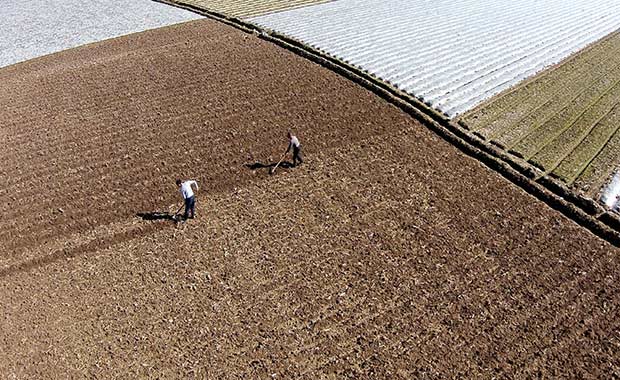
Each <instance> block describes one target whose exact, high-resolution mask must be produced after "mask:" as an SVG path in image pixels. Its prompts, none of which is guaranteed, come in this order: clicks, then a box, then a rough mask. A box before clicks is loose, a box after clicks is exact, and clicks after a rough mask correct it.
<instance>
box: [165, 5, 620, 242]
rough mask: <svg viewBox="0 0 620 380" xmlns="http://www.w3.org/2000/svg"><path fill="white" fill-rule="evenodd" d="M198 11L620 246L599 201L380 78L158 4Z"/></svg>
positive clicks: (268, 34) (256, 29)
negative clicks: (382, 108)
mask: <svg viewBox="0 0 620 380" xmlns="http://www.w3.org/2000/svg"><path fill="white" fill-rule="evenodd" d="M153 1H155V2H159V3H163V4H168V5H170V6H174V7H178V8H182V9H185V10H188V11H191V12H195V13H198V14H200V15H202V16H204V17H206V18H209V19H212V20H215V21H218V22H221V23H224V24H226V25H229V26H232V27H234V28H236V29H238V30H241V31H243V32H245V33H248V34H254V35H256V36H257V37H258V38H260V39H262V40H265V41H268V42H271V43H273V44H275V45H278V46H280V47H282V48H284V49H286V50H288V51H290V52H292V53H294V54H296V55H298V56H300V57H302V58H305V59H307V60H309V61H311V62H314V63H316V64H318V65H320V66H322V67H325V68H327V69H329V70H330V71H332V72H335V73H336V74H338V75H340V76H342V77H344V78H346V79H348V80H350V81H352V82H354V83H356V84H358V85H360V86H362V87H363V88H365V89H367V90H369V91H371V92H373V93H374V94H375V95H378V96H380V97H381V98H382V99H384V100H386V101H388V102H389V103H391V104H392V105H394V106H396V107H398V108H399V109H401V110H402V111H404V112H405V113H407V114H409V115H410V116H412V117H413V118H415V119H416V120H418V121H419V122H421V123H422V124H423V125H424V126H426V127H427V128H429V129H430V130H431V131H433V132H434V133H436V134H437V135H438V136H440V137H441V138H442V139H444V140H445V141H446V142H448V143H450V144H452V145H453V146H455V147H456V148H458V149H459V150H460V151H461V152H463V153H464V154H466V155H468V156H470V157H473V158H475V159H477V160H478V161H480V162H481V163H483V164H484V165H485V166H487V167H489V168H491V169H493V170H494V171H496V172H497V173H499V174H500V175H502V176H503V177H504V178H506V179H507V180H509V181H510V182H512V183H514V184H515V185H517V186H519V187H520V188H522V189H523V190H525V191H526V192H527V193H528V194H530V195H532V196H534V197H536V198H537V199H539V200H540V201H542V202H544V203H546V204H547V205H548V206H549V207H551V208H553V209H554V210H556V211H559V212H560V213H562V214H563V215H564V216H566V217H567V218H569V219H571V220H573V221H574V222H575V223H577V224H578V225H580V226H582V227H584V228H586V229H588V230H589V231H590V232H592V233H593V234H595V235H596V236H598V237H600V238H602V239H604V240H606V241H608V242H609V243H611V244H613V245H615V246H617V247H620V217H619V216H617V215H615V214H614V213H613V212H612V211H610V210H606V209H605V208H604V207H603V206H601V205H600V204H599V203H598V202H596V201H595V200H593V199H591V198H587V197H585V196H583V195H581V194H577V193H576V192H574V191H572V190H570V189H569V188H568V187H567V186H566V185H564V184H563V183H561V182H560V181H558V180H556V179H554V178H552V177H551V176H549V175H547V174H546V173H544V172H543V171H542V170H540V169H538V168H536V167H535V166H533V165H532V164H530V163H528V162H526V161H525V160H523V159H521V158H519V157H517V156H515V155H513V154H510V153H509V152H507V151H506V150H505V149H503V148H502V147H499V146H495V145H494V144H492V143H491V142H489V141H487V139H486V138H485V137H484V136H482V135H480V134H479V133H476V132H472V131H470V130H469V128H468V127H467V125H466V124H465V123H464V122H463V121H460V120H459V121H458V122H457V121H456V120H452V119H450V118H449V117H448V116H447V115H445V114H443V113H440V112H439V111H436V110H434V109H433V108H431V107H430V106H429V105H427V104H426V103H424V102H422V101H420V100H419V99H417V98H416V97H414V96H412V95H409V94H407V93H404V92H403V91H401V90H399V89H397V88H396V87H394V86H392V85H390V84H389V83H386V82H385V81H383V80H382V79H380V78H378V77H376V76H375V75H373V74H371V73H368V72H366V71H364V70H363V69H361V68H358V67H355V66H353V65H350V64H349V63H346V62H344V61H342V60H340V59H338V58H336V57H333V56H331V55H329V54H327V53H325V52H322V51H320V50H318V49H316V48H313V47H311V46H308V45H307V44H305V43H303V42H301V41H299V40H296V39H294V38H292V37H289V36H287V35H285V34H281V33H279V32H277V31H274V30H270V29H267V28H263V27H261V26H259V25H256V24H254V23H251V22H248V21H245V20H242V19H240V18H238V17H231V16H228V15H225V14H222V13H219V12H215V11H212V10H207V9H204V8H201V7H199V6H196V5H193V4H188V3H185V2H184V1H183V0H153Z"/></svg>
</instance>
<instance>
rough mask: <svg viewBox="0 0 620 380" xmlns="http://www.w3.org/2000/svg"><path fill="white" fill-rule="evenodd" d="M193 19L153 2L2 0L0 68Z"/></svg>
mask: <svg viewBox="0 0 620 380" xmlns="http://www.w3.org/2000/svg"><path fill="white" fill-rule="evenodd" d="M197 18H199V16H198V15H196V14H194V13H191V12H188V11H185V10H181V9H178V8H174V7H171V6H168V5H164V4H160V3H156V2H154V1H151V0H131V1H126V0H89V1H84V0H0V67H4V66H9V65H12V64H14V63H18V62H22V61H26V60H29V59H32V58H36V57H40V56H43V55H46V54H51V53H55V52H58V51H62V50H65V49H70V48H72V47H76V46H80V45H85V44H88V43H91V42H97V41H101V40H105V39H108V38H113V37H118V36H122V35H126V34H131V33H135V32H140V31H143V30H148V29H154V28H159V27H162V26H167V25H171V24H176V23H180V22H184V21H189V20H194V19H197Z"/></svg>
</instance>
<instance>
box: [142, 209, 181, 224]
mask: <svg viewBox="0 0 620 380" xmlns="http://www.w3.org/2000/svg"><path fill="white" fill-rule="evenodd" d="M136 216H138V217H139V218H142V220H170V221H173V222H176V219H175V218H174V215H172V214H170V213H169V212H162V211H151V212H139V213H137V214H136Z"/></svg>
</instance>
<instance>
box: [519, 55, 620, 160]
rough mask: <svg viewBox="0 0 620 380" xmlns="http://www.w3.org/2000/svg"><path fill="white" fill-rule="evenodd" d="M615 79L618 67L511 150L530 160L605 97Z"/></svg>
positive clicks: (618, 74)
mask: <svg viewBox="0 0 620 380" xmlns="http://www.w3.org/2000/svg"><path fill="white" fill-rule="evenodd" d="M616 78H620V66H618V67H617V68H616V70H614V72H613V73H612V75H610V76H604V77H603V78H599V80H597V81H595V82H594V83H592V84H591V85H590V86H589V87H587V88H586V89H585V91H583V92H581V93H579V94H578V95H577V96H576V97H575V98H573V99H572V100H571V101H570V102H569V103H568V104H567V105H566V106H565V107H564V108H563V109H562V110H561V111H560V112H558V113H556V114H555V115H553V117H551V118H550V119H548V120H546V121H545V122H544V123H543V124H542V125H540V126H538V127H537V128H535V129H534V130H532V131H531V132H530V133H529V134H527V135H526V136H525V137H524V138H523V139H521V140H520V141H518V142H517V143H516V144H514V145H513V146H511V148H512V150H514V151H517V152H519V153H521V155H523V157H525V158H531V157H532V156H533V155H535V154H536V153H537V152H538V151H539V150H541V149H542V148H543V147H545V146H546V145H547V144H549V143H550V142H551V141H552V140H553V139H555V138H556V137H557V136H559V135H560V134H561V133H562V132H563V131H564V130H566V129H568V128H570V126H571V125H573V124H574V123H575V122H576V121H577V120H578V119H579V118H581V117H583V115H584V114H585V113H586V112H588V111H589V110H590V109H591V108H592V107H595V106H596V104H597V103H598V102H599V101H601V99H602V98H604V97H606V95H607V94H608V93H609V92H610V91H612V89H613V87H614V86H615V85H616ZM606 112H607V111H605V113H606Z"/></svg>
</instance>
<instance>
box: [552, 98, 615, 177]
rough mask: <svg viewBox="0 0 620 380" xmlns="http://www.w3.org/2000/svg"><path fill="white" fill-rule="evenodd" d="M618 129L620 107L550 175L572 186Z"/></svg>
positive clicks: (603, 120) (599, 124)
mask: <svg viewBox="0 0 620 380" xmlns="http://www.w3.org/2000/svg"><path fill="white" fill-rule="evenodd" d="M618 129H620V105H616V107H615V108H614V109H613V110H612V111H611V112H610V113H609V114H608V115H607V116H606V117H605V118H603V119H602V120H601V121H600V122H599V123H598V124H597V125H596V126H595V127H594V129H593V130H592V131H591V132H590V134H588V135H587V136H586V138H585V139H584V140H583V141H582V142H581V143H580V144H579V145H578V146H577V148H576V149H574V150H573V151H572V152H571V153H570V154H569V155H568V156H566V158H564V160H563V161H562V162H561V163H560V165H558V167H557V168H555V169H554V170H553V172H552V175H553V176H555V177H557V178H560V179H562V180H563V181H565V182H566V183H567V184H569V185H572V184H573V182H574V181H575V180H576V179H577V177H578V176H579V175H580V174H581V173H582V172H583V171H584V170H585V168H586V167H588V165H589V164H590V163H591V162H592V161H593V160H594V158H595V157H596V156H597V155H598V154H599V153H600V152H601V151H602V150H603V149H604V148H605V147H606V146H607V143H608V141H609V140H610V139H611V138H612V136H613V135H614V134H615V133H616V132H617V131H618Z"/></svg>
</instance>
